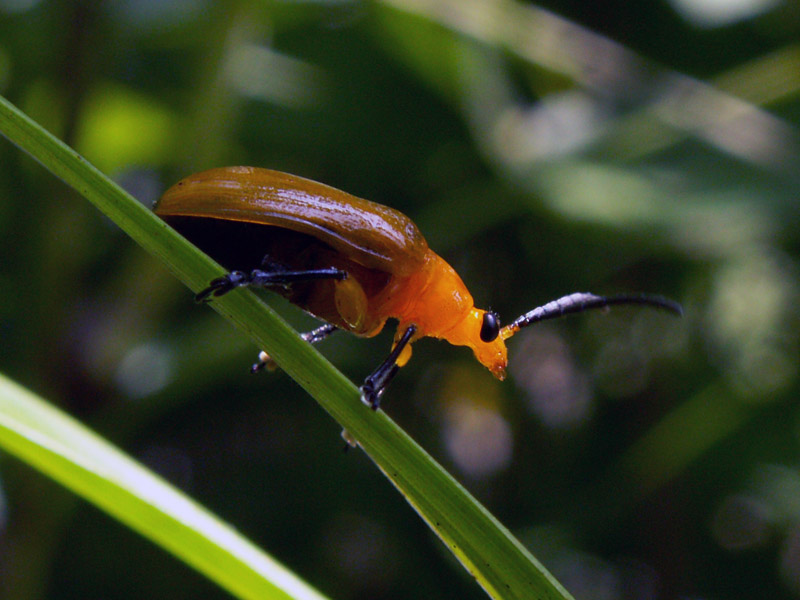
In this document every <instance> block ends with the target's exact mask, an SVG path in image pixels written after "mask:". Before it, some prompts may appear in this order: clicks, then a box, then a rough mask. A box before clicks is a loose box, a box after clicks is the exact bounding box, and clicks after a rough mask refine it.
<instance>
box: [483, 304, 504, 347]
mask: <svg viewBox="0 0 800 600" xmlns="http://www.w3.org/2000/svg"><path fill="white" fill-rule="evenodd" d="M498 335H500V317H499V316H498V315H497V313H496V312H493V311H488V312H485V313H484V314H483V323H482V324H481V341H482V342H493V341H495V340H496V339H497V336H498Z"/></svg>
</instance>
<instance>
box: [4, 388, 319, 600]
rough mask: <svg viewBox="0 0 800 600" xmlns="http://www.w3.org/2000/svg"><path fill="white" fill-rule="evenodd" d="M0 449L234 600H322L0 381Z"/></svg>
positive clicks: (88, 434)
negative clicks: (156, 546)
mask: <svg viewBox="0 0 800 600" xmlns="http://www.w3.org/2000/svg"><path fill="white" fill-rule="evenodd" d="M0 446H2V447H3V448H4V449H5V450H6V451H7V452H9V453H11V454H13V455H15V456H16V457H17V458H19V459H20V460H23V461H24V462H26V463H28V464H29V465H31V466H33V467H36V468H37V469H39V470H40V471H42V472H43V473H45V474H47V475H49V476H50V477H52V478H53V479H55V480H56V481H58V482H59V483H61V484H62V485H64V486H65V487H67V488H69V489H70V490H72V491H74V492H75V493H76V494H78V495H80V496H82V497H84V498H86V499H87V500H89V501H90V502H92V503H94V504H95V505H97V506H98V507H100V508H102V509H103V510H105V511H106V512H107V513H109V514H110V515H112V516H114V517H116V518H117V519H119V520H120V521H122V522H123V523H125V524H126V525H128V526H129V527H131V528H132V529H134V530H135V531H138V532H139V533H141V534H142V535H143V536H145V537H147V538H149V539H151V540H153V541H154V542H156V543H157V544H159V545H160V546H161V547H163V548H165V549H167V550H169V551H170V552H172V553H173V554H174V555H175V556H177V557H179V558H180V559H182V560H184V561H185V562H186V563H188V564H190V565H192V566H193V567H194V568H195V569H197V570H198V571H199V572H201V573H203V574H205V575H206V576H207V577H208V578H209V579H211V580H212V581H215V582H217V583H218V584H219V585H220V586H222V587H223V588H225V589H227V590H228V591H230V592H231V593H232V594H234V595H235V596H237V597H239V598H252V599H256V598H276V599H288V598H303V599H308V600H321V599H322V598H323V596H321V595H320V594H319V593H318V592H316V591H315V590H313V589H312V588H311V587H310V586H308V585H307V584H306V583H304V582H303V581H301V580H300V579H298V578H297V577H296V576H295V575H293V574H292V573H290V572H289V571H287V570H286V569H285V568H284V567H282V566H281V565H280V564H278V563H276V562H275V561H274V560H273V559H272V558H270V557H269V556H267V555H266V554H264V552H262V551H261V550H259V549H258V548H256V547H255V546H254V545H253V544H252V543H251V542H249V541H248V540H246V539H245V538H243V537H242V536H240V535H239V534H238V533H236V532H235V531H234V530H233V529H231V527H230V526H228V525H226V524H225V523H223V522H221V521H219V520H218V519H217V518H216V517H214V516H213V515H211V514H210V513H209V512H208V511H206V510H205V509H204V508H202V507H201V506H199V505H197V504H196V503H194V502H193V501H192V500H190V499H189V498H187V497H186V496H184V495H183V494H182V493H181V492H179V491H178V490H176V489H175V488H173V487H172V486H171V485H169V484H168V483H166V482H164V481H163V480H162V479H161V478H159V477H157V476H155V475H153V474H152V473H151V472H149V471H147V470H146V469H145V468H143V467H142V466H141V465H139V464H138V463H137V462H135V461H134V460H132V459H131V458H129V457H128V456H126V455H125V454H123V453H122V452H120V451H119V450H118V449H117V448H115V447H114V446H112V445H110V444H109V443H108V442H106V441H104V440H103V439H101V438H100V437H98V436H97V435H95V434H94V433H93V432H92V431H90V430H89V429H87V428H86V427H84V426H83V425H81V424H80V423H78V422H77V421H75V420H74V419H72V418H71V417H69V416H68V415H66V414H64V413H62V412H61V411H59V410H58V409H56V408H54V407H53V406H51V405H49V404H47V403H46V402H44V401H43V400H41V399H39V398H38V397H36V396H34V395H33V394H32V393H31V392H29V391H27V390H25V389H23V388H21V387H20V386H18V385H16V384H15V383H13V382H11V381H10V380H8V379H7V378H5V377H3V376H2V375H0Z"/></svg>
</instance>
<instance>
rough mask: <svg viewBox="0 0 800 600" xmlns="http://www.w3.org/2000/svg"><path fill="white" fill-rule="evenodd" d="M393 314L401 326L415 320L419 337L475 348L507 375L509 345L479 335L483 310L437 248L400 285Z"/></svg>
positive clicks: (489, 365) (494, 371)
mask: <svg viewBox="0 0 800 600" xmlns="http://www.w3.org/2000/svg"><path fill="white" fill-rule="evenodd" d="M397 290H398V292H399V293H398V294H397V296H396V299H400V300H402V301H401V302H398V303H397V304H396V305H395V311H394V314H392V316H394V317H396V318H397V319H398V320H399V321H400V330H402V329H403V328H404V327H405V326H407V325H409V324H411V323H413V324H415V325H416V326H417V336H416V337H418V338H419V337H425V336H430V337H435V338H440V339H445V340H447V341H448V342H450V343H451V344H454V345H457V346H468V347H470V348H472V350H473V352H474V353H475V358H477V359H478V360H479V361H480V362H481V364H483V365H484V366H485V367H486V368H488V369H489V370H490V371H491V372H492V374H494V375H495V377H498V378H500V379H502V378H503V377H505V367H506V347H505V343H504V342H503V340H502V339H500V338H499V337H498V338H497V339H496V340H494V341H492V342H488V343H487V342H483V341H482V340H481V339H480V330H481V323H482V320H483V315H484V312H485V311H483V310H481V309H477V308H475V306H474V303H473V300H472V295H471V294H470V293H469V291H468V290H467V288H466V286H465V285H464V282H463V281H462V280H461V277H459V276H458V273H456V272H455V270H454V269H453V268H452V267H451V266H450V265H449V264H447V262H446V261H445V260H444V259H442V258H441V257H440V256H438V255H437V254H436V253H434V252H432V251H431V252H429V253H428V256H427V257H426V261H425V265H424V267H423V268H422V269H420V270H419V271H418V272H416V273H415V274H413V275H412V276H411V277H409V278H407V279H405V280H403V282H402V285H400V286H398V287H397Z"/></svg>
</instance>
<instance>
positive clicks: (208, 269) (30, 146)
mask: <svg viewBox="0 0 800 600" xmlns="http://www.w3.org/2000/svg"><path fill="white" fill-rule="evenodd" d="M0 132H2V133H3V134H4V135H5V136H6V137H8V138H9V139H10V140H11V141H12V142H14V143H15V144H17V145H18V146H20V147H21V148H22V149H23V150H25V151H26V152H28V153H29V154H31V155H32V156H33V157H34V158H36V159H37V160H39V161H40V162H41V163H42V164H43V165H44V166H45V167H46V168H47V169H48V170H50V171H51V172H52V173H54V174H55V175H57V176H59V177H61V178H62V179H63V180H64V181H65V182H66V183H68V184H69V185H70V186H72V187H73V188H75V189H76V190H78V191H79V192H80V193H81V194H82V195H83V196H85V197H86V198H87V199H88V200H90V201H91V202H93V203H94V204H95V205H96V206H97V207H98V208H99V209H100V210H101V211H103V212H104V213H105V214H106V215H107V216H108V217H109V218H111V219H112V220H113V221H115V222H116V223H117V224H118V225H119V226H120V227H121V228H122V229H124V230H125V231H126V232H127V233H128V234H129V235H130V236H131V237H132V238H133V239H134V240H136V241H137V242H138V243H140V244H141V245H142V246H143V247H144V248H145V249H147V250H148V251H150V252H152V253H154V254H156V255H157V256H159V257H161V258H162V259H163V260H164V262H165V263H166V264H167V265H168V266H169V267H170V268H171V269H172V270H173V271H174V272H175V273H176V274H178V276H179V277H180V278H181V279H182V280H183V281H184V282H185V283H186V284H187V285H189V287H190V288H192V289H193V290H195V291H196V290H198V289H200V288H202V287H204V285H205V282H207V281H209V280H210V279H211V278H213V277H215V276H218V275H219V274H221V273H222V271H221V270H220V268H219V267H218V266H216V265H214V263H213V262H212V261H211V260H210V259H209V258H207V257H205V256H204V255H202V254H201V253H200V252H199V251H198V250H197V249H196V248H194V247H193V246H192V245H191V244H189V243H188V242H187V241H186V240H184V239H183V238H181V237H180V236H178V235H177V233H175V232H174V231H172V230H171V229H169V228H168V227H166V226H165V225H164V223H163V222H162V221H161V220H160V219H158V218H157V217H155V216H154V215H153V213H152V212H151V211H149V210H147V209H145V208H144V207H143V206H141V205H140V204H139V203H138V202H136V201H135V200H134V199H133V198H131V197H130V196H129V195H128V194H126V193H125V192H124V191H123V190H121V189H120V188H119V187H118V186H116V185H115V184H114V183H113V182H112V181H110V180H109V179H108V178H107V177H105V176H104V175H103V174H102V173H100V172H99V171H98V170H97V169H95V168H94V167H92V166H91V165H89V164H88V163H86V161H85V160H84V159H83V158H81V157H80V156H78V155H77V154H76V153H75V152H74V151H73V150H72V149H71V148H69V147H67V146H66V145H65V144H63V143H62V142H60V141H59V140H56V139H55V138H53V137H52V136H51V135H50V134H48V133H47V132H46V131H44V130H43V129H42V128H41V127H39V126H38V125H37V124H36V123H34V122H33V121H31V120H30V119H29V118H28V117H27V116H26V115H24V114H23V113H21V112H20V111H19V110H18V109H16V108H15V107H14V106H13V105H11V104H10V103H9V102H8V101H6V100H5V99H3V98H2V97H0ZM187 301H188V299H187ZM211 305H212V307H213V308H214V309H215V310H217V311H218V312H220V313H221V314H223V315H225V316H226V317H227V318H229V319H230V320H231V321H232V322H233V323H234V324H235V325H236V326H237V327H239V328H240V329H241V330H242V331H244V332H246V333H247V334H248V335H249V336H250V337H251V338H252V339H253V340H255V342H256V343H258V345H259V346H260V347H261V348H263V349H264V350H266V351H267V352H268V353H269V354H270V355H271V356H272V357H273V358H274V359H275V361H276V362H277V363H278V365H280V367H281V368H282V369H283V370H284V371H285V372H286V373H287V374H288V375H289V376H291V377H292V378H293V379H294V380H295V381H297V382H298V383H299V384H300V385H301V386H302V387H303V388H304V389H305V390H306V391H307V392H308V393H309V394H311V396H313V397H314V399H315V400H317V402H319V404H320V405H321V406H322V407H323V408H324V409H325V410H326V411H328V412H329V413H330V414H331V415H332V416H333V418H334V419H336V421H337V422H339V423H340V424H341V425H342V426H343V427H344V428H345V429H346V430H347V431H348V432H349V433H350V434H351V436H352V437H353V439H355V440H357V441H358V443H359V444H360V445H361V447H362V448H363V449H364V450H365V451H366V452H367V454H368V455H369V456H370V457H371V458H372V460H374V461H375V463H376V464H377V465H378V466H379V467H380V469H381V470H382V471H383V472H384V473H385V474H386V476H387V477H389V479H390V480H391V481H392V483H393V484H394V485H395V486H396V487H397V488H398V489H399V490H400V491H401V492H402V493H403V495H404V496H405V498H406V499H407V500H408V502H409V503H410V504H411V505H412V506H413V507H414V508H415V509H416V510H417V512H418V513H419V514H420V515H421V516H422V517H423V518H424V519H425V521H426V522H427V523H428V524H429V525H430V527H431V528H432V529H433V530H434V531H435V532H436V534H437V535H438V536H439V537H440V538H441V539H442V541H443V542H444V543H445V544H446V546H447V548H448V549H449V550H450V551H451V552H453V553H454V554H455V556H456V557H458V559H459V560H460V561H461V562H462V563H463V565H464V566H465V568H466V569H467V570H468V571H469V572H470V573H471V574H472V575H473V576H474V577H475V579H476V580H477V581H478V582H479V583H480V585H481V586H483V588H484V589H485V590H486V591H487V592H488V593H489V594H490V595H491V596H493V597H494V598H504V599H511V598H520V599H523V598H525V599H527V598H541V599H552V600H557V599H565V598H570V595H569V594H568V593H567V592H566V590H564V588H563V587H562V586H561V585H560V584H559V583H558V582H557V581H556V580H555V579H554V578H553V577H552V576H551V575H550V574H549V573H548V572H547V571H546V570H545V569H544V567H542V566H541V565H540V564H539V563H538V562H537V561H536V559H535V558H533V556H531V554H530V553H529V552H528V551H527V550H526V549H525V548H524V547H523V546H522V545H521V544H520V543H519V542H518V541H517V540H516V539H515V538H514V537H513V536H512V535H511V534H510V533H509V532H508V531H507V530H506V529H505V528H504V527H503V526H502V525H501V524H500V523H499V522H498V521H497V520H496V519H494V517H492V515H491V514H489V513H488V511H486V509H484V508H483V507H482V506H481V505H480V504H479V503H478V502H477V501H476V500H475V499H474V498H472V496H470V495H469V494H468V493H467V492H466V490H464V488H462V487H461V486H460V485H459V484H458V483H457V482H456V481H455V480H454V479H453V478H452V477H451V476H450V475H449V474H448V473H447V472H446V471H445V470H444V469H442V467H441V466H439V465H438V464H437V463H436V462H435V461H434V460H433V459H432V458H431V457H430V456H428V455H427V454H426V453H425V452H424V451H423V450H422V449H421V448H420V447H419V446H418V445H417V444H415V443H414V442H413V440H411V439H410V438H409V437H408V436H407V435H406V434H405V432H404V431H402V430H401V429H400V428H399V427H397V425H395V424H394V422H393V421H392V420H391V419H389V418H388V417H387V416H386V414H385V413H383V412H381V411H378V412H377V413H376V412H373V411H372V410H370V409H369V408H368V407H366V406H364V405H363V404H362V403H361V402H360V400H359V393H358V390H357V388H356V387H355V386H354V385H353V383H352V382H351V381H349V380H348V379H347V378H345V377H344V375H342V374H341V373H340V372H339V371H337V370H336V369H335V368H334V367H333V366H332V365H331V364H330V363H329V362H328V361H326V360H325V359H324V358H323V357H322V356H321V355H320V354H319V353H318V352H317V351H316V350H315V349H314V348H313V347H312V346H311V345H310V344H307V343H305V342H304V341H303V340H302V339H300V337H299V335H297V333H296V332H295V331H294V330H292V329H291V328H290V327H288V326H287V325H286V324H285V323H284V322H283V320H281V319H280V318H279V317H278V316H277V315H276V314H275V313H274V312H273V311H272V310H271V309H269V307H267V306H266V305H265V304H264V303H263V302H261V301H260V300H259V299H258V297H257V296H256V295H255V294H253V293H252V292H249V291H246V290H242V291H239V292H237V293H234V294H227V295H225V296H222V297H220V298H219V299H216V300H215V301H214V302H213V303H212V304H211Z"/></svg>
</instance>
